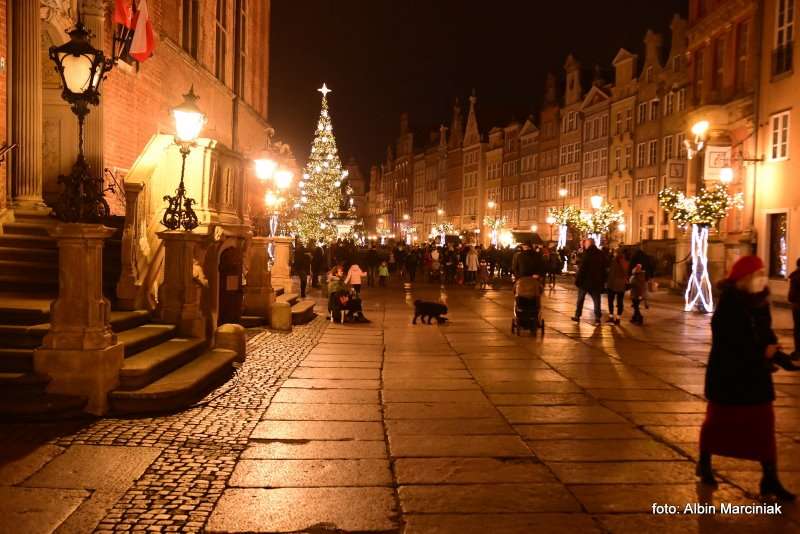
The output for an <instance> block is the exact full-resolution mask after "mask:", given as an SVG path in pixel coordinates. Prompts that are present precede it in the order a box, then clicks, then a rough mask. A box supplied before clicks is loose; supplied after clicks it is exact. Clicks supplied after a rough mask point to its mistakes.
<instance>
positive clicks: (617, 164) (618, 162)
mask: <svg viewBox="0 0 800 534" xmlns="http://www.w3.org/2000/svg"><path fill="white" fill-rule="evenodd" d="M621 167H622V148H620V147H617V148H615V149H614V170H615V171H618V170H620V168H621Z"/></svg>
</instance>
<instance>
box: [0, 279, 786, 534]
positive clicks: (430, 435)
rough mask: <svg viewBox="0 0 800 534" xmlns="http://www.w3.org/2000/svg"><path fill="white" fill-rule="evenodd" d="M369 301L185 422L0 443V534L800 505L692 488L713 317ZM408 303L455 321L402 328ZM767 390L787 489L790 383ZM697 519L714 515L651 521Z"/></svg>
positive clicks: (49, 430)
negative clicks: (3, 459)
mask: <svg viewBox="0 0 800 534" xmlns="http://www.w3.org/2000/svg"><path fill="white" fill-rule="evenodd" d="M364 297H365V310H366V313H367V315H368V316H369V318H370V319H372V321H373V322H372V323H371V324H368V325H329V326H328V325H327V323H325V322H324V321H322V320H321V319H318V320H316V321H315V322H313V323H311V325H309V326H307V327H303V328H297V329H295V331H294V333H293V334H291V335H278V334H269V333H260V334H256V335H255V336H254V337H253V338H251V339H250V342H249V345H248V359H247V362H246V364H245V366H244V368H243V369H242V371H241V376H240V377H239V379H238V382H236V383H235V385H233V386H231V383H229V384H228V385H227V386H223V390H222V391H227V390H226V389H225V388H229V387H232V389H231V390H230V392H229V393H227V394H225V395H222V396H219V397H216V395H218V393H219V392H216V393H214V394H212V395H210V396H209V399H211V400H210V401H209V402H208V403H207V404H206V405H203V406H198V407H196V408H193V409H191V410H188V411H186V412H183V413H181V414H176V415H171V416H165V417H155V418H146V419H105V420H100V421H96V422H94V423H92V424H89V425H87V426H81V425H79V424H76V423H67V424H53V425H13V426H11V425H5V426H2V427H0V430H2V437H0V442H2V443H3V444H2V445H0V452H2V454H3V455H4V456H13V457H14V458H15V461H13V462H11V463H8V464H6V465H5V466H3V467H0V514H1V515H0V517H2V518H3V519H0V533H2V532H49V531H52V530H53V529H55V528H58V531H59V532H91V531H93V530H95V529H96V530H97V531H100V532H102V531H159V530H160V531H165V532H169V531H176V532H186V531H200V530H202V531H208V532H312V533H320V532H327V531H339V532H404V533H406V534H417V533H451V532H452V533H459V534H460V533H496V532H497V533H528V532H703V533H706V532H798V531H800V526H798V520H799V519H800V513H798V507H797V506H796V505H792V506H784V507H783V510H782V514H780V515H777V516H769V515H758V514H739V515H723V514H721V513H720V512H721V509H720V508H719V505H720V504H721V503H723V502H726V503H733V504H744V503H746V504H749V503H752V502H754V501H757V496H756V495H755V494H754V492H755V491H756V490H757V485H758V478H759V474H760V473H759V467H758V465H757V464H755V463H753V462H744V461H738V460H732V459H723V458H719V459H715V468H716V470H717V472H718V476H719V479H720V482H721V484H720V487H719V489H718V490H716V491H714V492H709V491H708V490H707V489H705V488H704V487H702V486H699V485H697V483H696V477H695V476H694V464H693V462H694V460H695V459H696V456H697V439H698V430H699V425H700V423H701V422H702V419H703V413H704V410H705V403H704V401H703V399H702V383H703V376H704V365H705V360H706V357H707V351H708V342H709V329H708V318H707V317H704V316H700V315H696V314H686V313H683V312H681V311H680V309H681V307H680V302H679V299H678V298H675V297H671V296H668V295H666V294H659V295H657V296H654V298H653V299H652V306H651V307H650V309H649V310H646V319H645V320H646V323H645V326H644V327H638V326H634V325H631V324H630V323H623V324H622V325H620V326H610V325H603V326H602V327H594V326H592V325H590V324H589V323H587V322H582V323H580V324H576V323H574V322H572V321H571V320H570V319H569V316H570V315H571V314H572V311H573V306H574V298H575V292H574V291H572V290H571V288H568V287H566V286H559V287H558V288H557V289H556V290H554V291H552V292H550V293H549V294H548V295H547V296H546V297H545V300H544V319H545V321H546V324H547V328H546V331H545V333H544V336H541V335H539V336H536V337H533V336H531V334H530V333H528V332H525V333H524V334H523V335H522V336H519V337H517V336H512V335H511V333H510V316H511V308H512V297H511V293H510V291H508V289H501V290H491V291H484V292H481V291H477V290H472V289H467V288H461V287H459V288H454V289H447V290H444V289H442V288H439V287H438V286H434V285H428V284H418V285H415V287H414V288H413V289H412V288H410V287H405V288H403V287H401V286H395V287H392V288H390V289H365V290H364ZM417 298H424V299H432V300H437V299H443V300H445V301H446V302H447V303H448V305H449V307H450V313H449V319H450V320H449V321H448V323H447V324H445V325H442V326H436V325H432V326H428V325H416V326H414V325H411V324H410V318H411V308H412V306H413V304H412V303H413V301H414V300H415V299H417ZM586 313H587V317H588V314H589V311H588V310H587V312H586ZM776 325H777V328H778V329H779V332H780V333H781V334H782V337H787V335H788V334H789V331H788V327H789V325H790V323H789V319H788V316H787V314H786V313H785V312H777V313H776ZM789 337H790V336H789ZM787 345H788V346H791V342H790V341H789V340H788V339H787ZM775 381H776V388H777V390H778V399H777V401H776V415H777V429H778V434H779V437H778V446H779V458H780V460H779V465H780V468H781V471H782V478H783V480H784V483H785V484H786V485H787V486H788V487H789V488H790V489H794V490H800V424H798V423H800V420H799V419H800V412H798V410H797V408H798V404H800V403H799V402H798V397H800V375H795V374H789V373H785V372H780V373H777V374H776V375H775ZM9 451H10V452H9ZM695 502H698V503H706V502H708V503H712V504H715V505H717V506H718V508H717V514H716V515H713V514H710V513H706V514H704V515H696V514H682V513H677V514H674V515H654V514H653V513H652V505H653V504H654V503H655V504H665V505H675V506H678V511H679V512H682V511H683V510H684V505H685V504H687V503H695ZM706 512H708V509H706ZM32 518H33V519H32ZM34 519H35V521H34ZM59 525H60V526H59Z"/></svg>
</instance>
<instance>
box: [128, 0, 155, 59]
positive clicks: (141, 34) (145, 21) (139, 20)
mask: <svg viewBox="0 0 800 534" xmlns="http://www.w3.org/2000/svg"><path fill="white" fill-rule="evenodd" d="M138 7H139V9H138V10H137V11H136V17H135V20H134V21H133V24H134V30H133V41H131V50H130V55H131V57H132V58H133V59H135V60H136V61H138V62H139V63H141V62H143V61H144V60H145V59H147V58H149V57H150V56H152V55H153V49H154V48H155V46H156V42H155V37H154V36H153V24H152V22H151V21H150V13H149V12H148V11H147V0H141V1H140V2H139V6H138Z"/></svg>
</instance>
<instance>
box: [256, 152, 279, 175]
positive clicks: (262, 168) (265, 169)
mask: <svg viewBox="0 0 800 534" xmlns="http://www.w3.org/2000/svg"><path fill="white" fill-rule="evenodd" d="M255 165H256V177H258V179H259V180H269V179H270V178H272V175H273V174H274V173H275V169H277V168H278V164H277V163H276V162H275V160H272V159H270V158H267V157H264V158H259V159H257V160H255Z"/></svg>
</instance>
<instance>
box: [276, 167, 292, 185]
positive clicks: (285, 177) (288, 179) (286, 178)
mask: <svg viewBox="0 0 800 534" xmlns="http://www.w3.org/2000/svg"><path fill="white" fill-rule="evenodd" d="M292 178H294V173H292V171H290V170H288V169H281V170H279V171H278V172H276V173H275V185H276V186H278V189H286V188H288V187H289V186H290V185H292Z"/></svg>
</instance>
